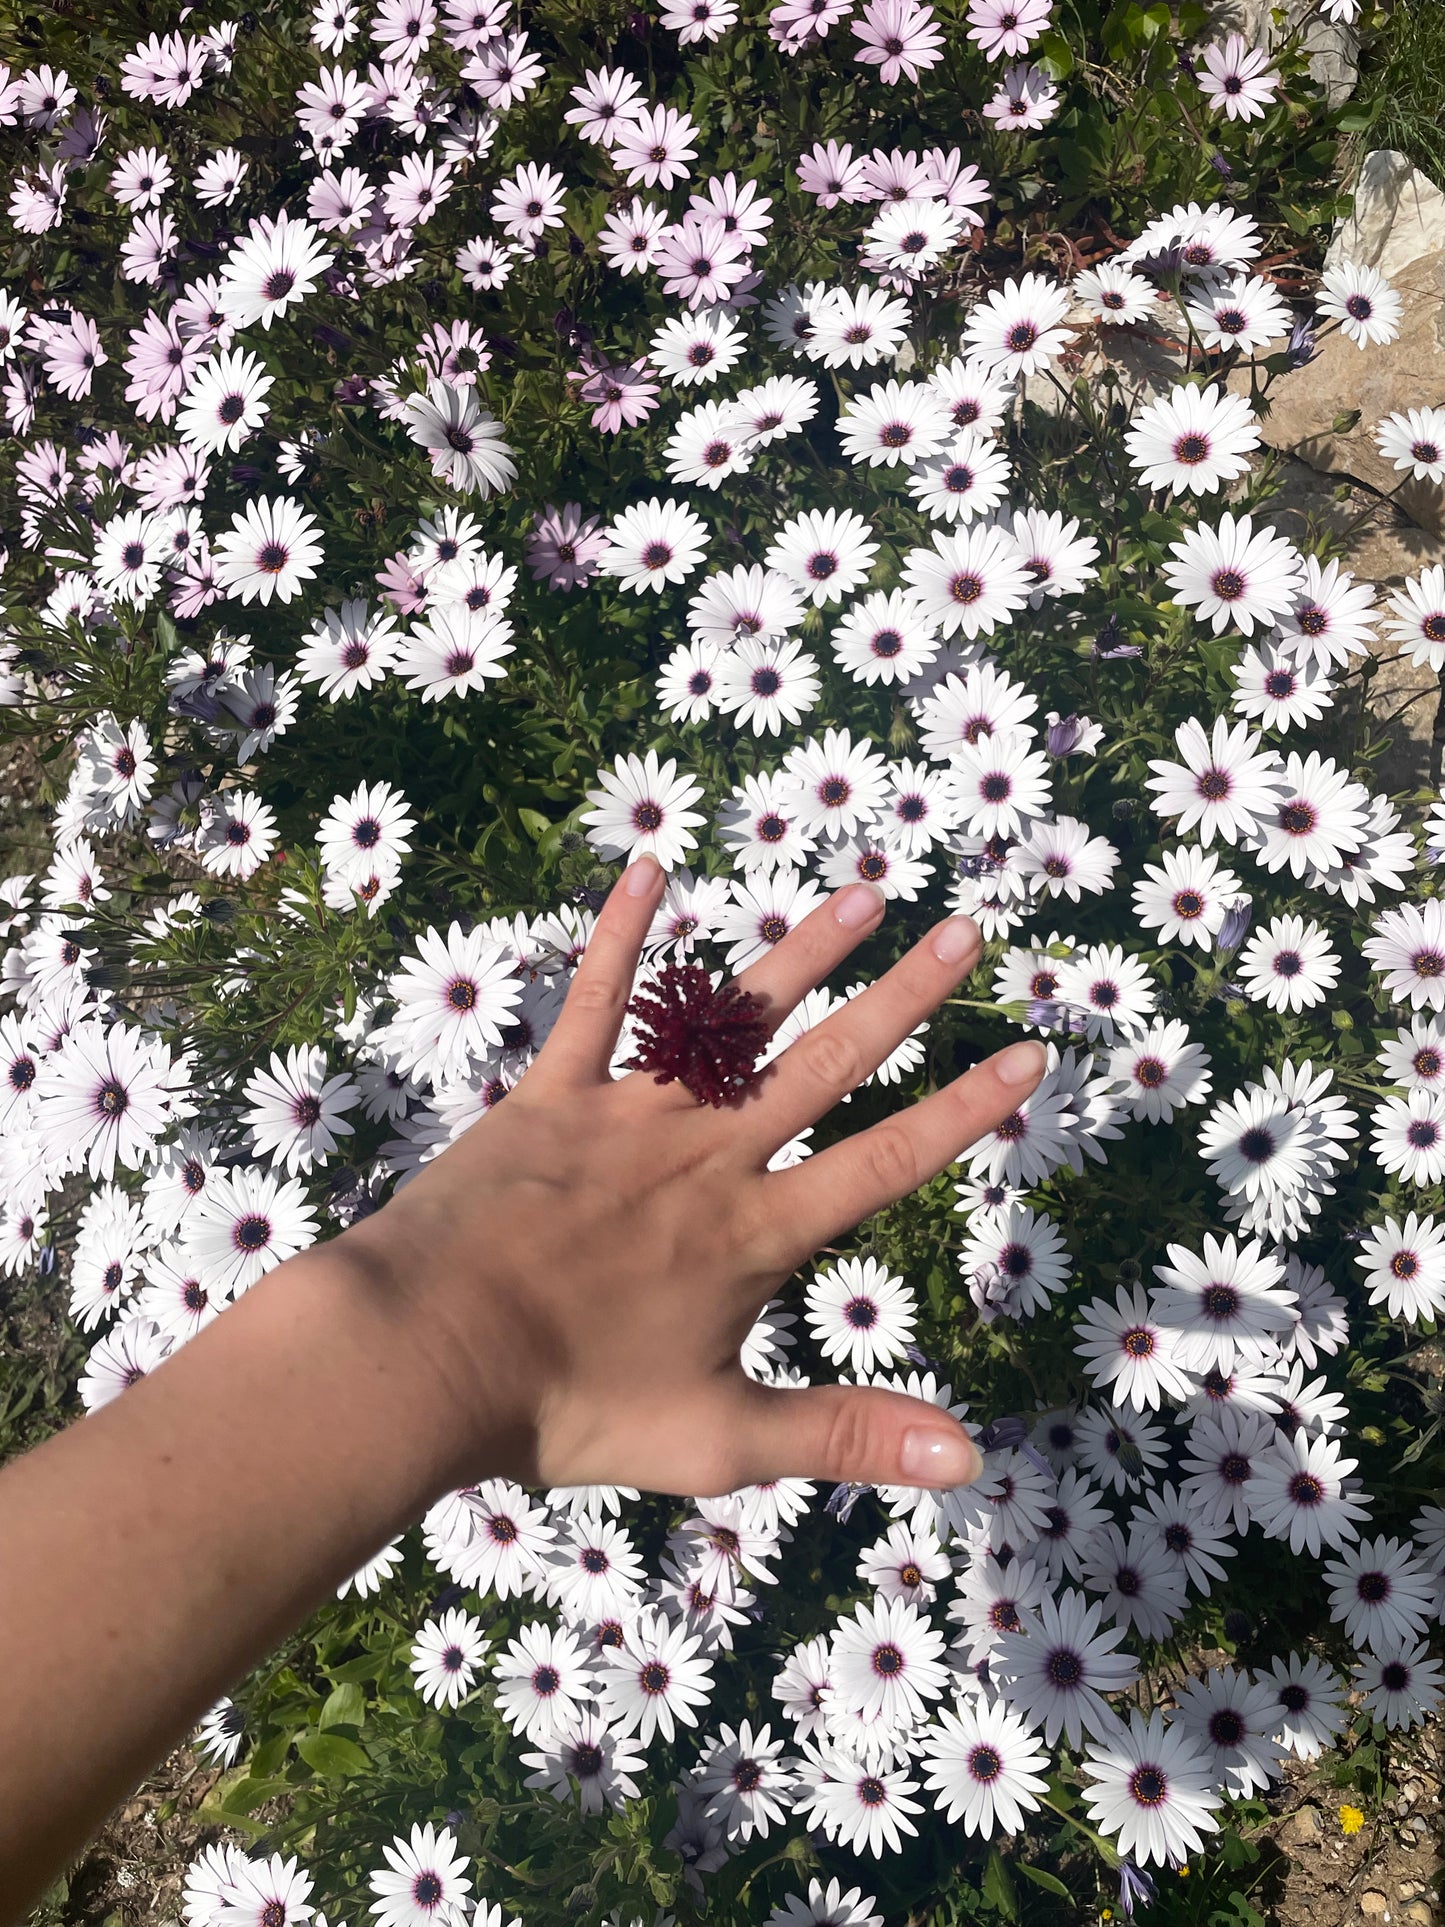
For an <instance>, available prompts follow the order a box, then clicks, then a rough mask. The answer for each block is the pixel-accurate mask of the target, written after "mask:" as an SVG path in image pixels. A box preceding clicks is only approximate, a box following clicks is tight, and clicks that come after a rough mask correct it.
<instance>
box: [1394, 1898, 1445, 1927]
mask: <svg viewBox="0 0 1445 1927" xmlns="http://www.w3.org/2000/svg"><path fill="white" fill-rule="evenodd" d="M1401 1918H1402V1919H1403V1920H1408V1921H1411V1922H1412V1923H1413V1927H1436V1923H1437V1922H1438V1921H1439V1919H1440V1916H1439V1914H1438V1913H1437V1912H1436V1910H1435V1909H1434V1908H1433V1907H1432V1906H1431V1905H1430V1903H1429V1901H1428V1900H1412V1901H1411V1902H1410V1904H1409V1906H1408V1907H1405V1908H1403V1909H1402V1911H1401Z"/></svg>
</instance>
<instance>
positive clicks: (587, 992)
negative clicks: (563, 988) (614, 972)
mask: <svg viewBox="0 0 1445 1927" xmlns="http://www.w3.org/2000/svg"><path fill="white" fill-rule="evenodd" d="M567 1006H568V1008H569V1009H571V1010H576V1011H580V1012H581V1013H582V1015H583V1016H584V1017H611V1016H612V1015H613V1014H614V1012H616V1011H619V1010H620V1009H621V1008H622V986H621V985H620V984H618V983H614V982H613V980H612V979H611V978H610V977H601V976H593V977H587V976H581V977H578V978H577V980H576V982H575V983H574V984H573V985H572V988H571V989H570V990H569V991H568V992H567Z"/></svg>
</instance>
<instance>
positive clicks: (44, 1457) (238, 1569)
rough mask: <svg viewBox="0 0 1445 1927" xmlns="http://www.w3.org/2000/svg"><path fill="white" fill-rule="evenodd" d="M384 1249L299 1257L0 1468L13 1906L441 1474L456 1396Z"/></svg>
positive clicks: (0, 1841)
mask: <svg viewBox="0 0 1445 1927" xmlns="http://www.w3.org/2000/svg"><path fill="white" fill-rule="evenodd" d="M376 1253H377V1241H376V1240H374V1239H373V1240H370V1241H366V1242H361V1241H357V1240H351V1241H348V1240H347V1239H342V1240H340V1241H338V1242H337V1243H335V1244H332V1245H328V1246H325V1247H323V1248H322V1249H320V1250H318V1251H313V1252H307V1253H304V1254H303V1255H302V1256H301V1257H299V1258H296V1259H293V1260H292V1261H291V1262H290V1263H289V1264H286V1265H283V1266H282V1267H280V1268H279V1269H278V1270H277V1271H275V1272H272V1273H271V1274H269V1275H268V1276H267V1277H266V1278H264V1279H262V1281H261V1282H260V1283H259V1284H258V1285H257V1286H256V1287H255V1288H254V1289H253V1290H252V1291H251V1292H250V1293H248V1294H247V1296H246V1297H245V1298H244V1299H242V1300H241V1302H240V1303H239V1304H237V1305H235V1306H233V1307H232V1308H231V1309H229V1310H228V1311H227V1312H226V1313H225V1314H224V1316H223V1317H221V1318H220V1319H218V1320H217V1321H216V1322H215V1324H213V1325H212V1326H210V1327H209V1328H208V1329H207V1330H206V1331H205V1332H203V1333H201V1334H200V1336H199V1337H197V1338H196V1339H194V1340H193V1341H192V1342H191V1343H190V1344H189V1345H187V1346H186V1347H185V1348H184V1349H183V1350H182V1351H181V1352H180V1353H179V1355H178V1356H177V1357H176V1358H174V1359H172V1360H170V1361H168V1362H167V1363H166V1364H165V1365H164V1366H162V1367H161V1368H160V1370H159V1371H158V1372H156V1373H155V1374H154V1375H153V1376H152V1377H150V1378H148V1379H146V1380H145V1381H143V1382H142V1383H140V1384H137V1385H135V1386H133V1387H132V1388H131V1389H130V1390H128V1391H127V1392H126V1393H125V1394H124V1396H123V1397H121V1398H119V1399H117V1400H116V1401H115V1402H114V1403H113V1404H111V1405H109V1406H107V1407H106V1408H104V1409H103V1410H102V1411H99V1412H97V1413H96V1414H94V1415H93V1416H92V1417H90V1418H87V1419H85V1420H84V1421H83V1422H81V1423H78V1424H76V1425H73V1426H72V1427H71V1428H70V1429H69V1430H68V1431H66V1432H64V1433H62V1434H61V1435H60V1436H59V1437H57V1438H55V1439H52V1440H51V1441H49V1443H47V1444H46V1445H44V1446H43V1447H41V1448H40V1449H39V1450H37V1451H35V1452H33V1453H31V1454H30V1455H29V1456H27V1457H26V1458H24V1459H21V1460H19V1461H18V1462H17V1463H15V1464H14V1465H12V1466H10V1467H9V1468H8V1469H7V1470H6V1471H5V1472H4V1474H3V1475H0V1641H3V1646H0V1650H3V1651H4V1652H5V1653H6V1654H7V1655H9V1656H10V1664H9V1665H8V1666H7V1669H6V1679H5V1682H4V1686H3V1689H0V1913H3V1915H4V1917H5V1918H7V1919H8V1918H13V1917H15V1916H16V1915H17V1914H18V1913H19V1912H21V1911H22V1910H23V1908H24V1906H25V1904H26V1903H27V1902H28V1901H29V1900H31V1899H33V1898H34V1895H35V1893H36V1891H37V1890H38V1889H39V1888H40V1887H42V1886H43V1885H44V1883H45V1882H46V1880H47V1879H49V1878H51V1877H53V1875H54V1872H55V1870H56V1868H57V1867H58V1866H59V1865H60V1864H61V1863H62V1862H63V1860H64V1858H65V1857H66V1856H67V1855H68V1854H70V1853H72V1852H74V1851H75V1850H76V1849H77V1848H78V1847H79V1846H80V1845H81V1844H82V1843H83V1842H84V1840H85V1839H86V1838H87V1837H88V1836H89V1834H90V1833H91V1832H92V1831H93V1829H94V1828H95V1827H96V1826H97V1825H98V1824H99V1823H100V1822H101V1820H103V1818H104V1817H105V1815H106V1814H107V1813H108V1812H109V1811H110V1810H111V1808H112V1807H113V1806H114V1805H115V1804H116V1803H117V1802H118V1801H119V1800H120V1799H121V1798H123V1797H124V1795H125V1794H126V1793H127V1792H128V1791H129V1790H130V1789H131V1788H132V1787H133V1786H134V1785H135V1783H136V1781H137V1780H138V1779H140V1778H141V1777H142V1776H143V1774H144V1773H145V1772H146V1771H147V1769H148V1768H149V1767H150V1766H151V1765H152V1764H153V1763H154V1762H155V1760H156V1759H157V1758H158V1757H160V1756H161V1755H162V1754H163V1753H164V1752H165V1751H166V1750H167V1749H168V1748H169V1747H170V1746H171V1745H173V1744H174V1743H175V1742H176V1741H177V1740H178V1739H179V1738H180V1737H182V1736H183V1735H184V1733H185V1732H186V1731H187V1729H188V1728H189V1727H190V1726H191V1725H192V1724H193V1722H194V1721H195V1720H196V1719H197V1718H198V1717H199V1716H200V1715H201V1714H202V1713H203V1712H204V1711H205V1710H206V1708H207V1707H208V1706H209V1705H211V1704H212V1703H213V1702H214V1701H215V1699H216V1698H217V1697H219V1695H220V1694H222V1693H223V1692H224V1691H226V1689H227V1688H228V1687H230V1686H233V1685H234V1684H235V1683H236V1682H237V1681H238V1680H239V1679H240V1678H241V1677H242V1676H243V1675H244V1674H245V1672H246V1671H247V1669H248V1668H249V1667H250V1666H252V1665H254V1664H255V1663H256V1662H257V1661H258V1660H259V1659H261V1658H262V1657H264V1655H265V1654H266V1653H267V1652H269V1651H270V1650H272V1649H273V1648H274V1647H275V1646H276V1645H277V1644H278V1643H279V1641H280V1640H281V1639H282V1638H284V1636H285V1635H286V1634H287V1633H289V1632H291V1631H292V1630H293V1629H294V1628H295V1627H296V1626H297V1625H298V1624H300V1623H301V1622H302V1621H303V1620H304V1619H305V1617H306V1616H307V1614H308V1613H309V1612H310V1611H311V1610H312V1609H313V1608H314V1607H315V1606H316V1605H317V1604H318V1603H319V1602H321V1601H322V1600H323V1599H325V1598H326V1597H327V1595H328V1594H329V1593H330V1592H331V1591H332V1590H333V1589H334V1588H335V1587H336V1586H337V1585H338V1584H340V1582H341V1581H342V1580H343V1579H345V1578H346V1577H347V1576H348V1575H349V1574H350V1573H352V1572H354V1571H355V1570H356V1569H357V1567H358V1566H360V1565H361V1564H362V1563H363V1562H364V1561H365V1560H366V1559H367V1558H368V1557H369V1556H370V1555H371V1554H372V1553H373V1552H374V1551H375V1550H376V1549H377V1548H378V1547H379V1546H380V1545H382V1544H384V1543H385V1541H386V1540H387V1539H388V1538H390V1537H391V1536H392V1535H393V1534H394V1533H395V1532H397V1531H398V1530H400V1529H401V1528H402V1527H403V1526H404V1525H406V1524H407V1523H408V1522H410V1521H411V1520H413V1519H415V1518H416V1517H417V1516H418V1514H419V1512H420V1511H421V1509H422V1508H424V1507H425V1506H426V1505H427V1504H428V1503H429V1502H430V1501H431V1500H432V1499H433V1498H434V1497H435V1496H437V1494H438V1493H439V1492H440V1491H441V1490H443V1489H444V1487H445V1485H446V1483H447V1478H448V1472H449V1459H448V1453H449V1446H450V1445H451V1442H450V1441H449V1440H448V1438H447V1436H446V1426H447V1417H446V1413H447V1409H448V1408H447V1406H446V1402H445V1400H444V1399H443V1398H442V1397H441V1396H439V1395H438V1393H439V1391H440V1388H437V1387H434V1386H433V1387H430V1388H428V1386H427V1384H426V1382H425V1373H424V1372H423V1370H422V1369H421V1368H420V1360H419V1358H418V1353H417V1347H416V1346H415V1344H414V1342H413V1340H414V1331H413V1329H412V1327H411V1325H410V1324H409V1322H408V1321H409V1318H410V1312H409V1303H408V1296H407V1293H406V1292H405V1290H404V1289H402V1288H400V1286H399V1283H398V1281H397V1280H396V1279H395V1278H394V1277H392V1276H390V1275H388V1270H387V1267H386V1264H385V1263H384V1262H382V1261H380V1260H379V1259H378V1257H377V1255H376ZM418 1261H419V1262H424V1259H423V1258H422V1255H421V1254H418Z"/></svg>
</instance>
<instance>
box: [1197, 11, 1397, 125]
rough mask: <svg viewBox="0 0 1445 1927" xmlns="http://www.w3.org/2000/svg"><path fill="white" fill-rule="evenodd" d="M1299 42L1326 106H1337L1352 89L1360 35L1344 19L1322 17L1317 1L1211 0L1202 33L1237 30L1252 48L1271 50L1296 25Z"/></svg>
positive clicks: (1211, 36) (1213, 35)
mask: <svg viewBox="0 0 1445 1927" xmlns="http://www.w3.org/2000/svg"><path fill="white" fill-rule="evenodd" d="M1301 22H1303V23H1304V28H1303V32H1302V33H1301V35H1300V46H1301V48H1302V49H1303V51H1304V52H1305V53H1307V54H1308V55H1309V63H1310V78H1311V79H1312V80H1313V81H1314V82H1315V83H1316V85H1317V86H1319V87H1321V88H1323V89H1324V95H1325V105H1326V106H1327V107H1338V106H1340V105H1341V104H1342V103H1343V102H1344V101H1347V100H1348V99H1349V97H1350V95H1351V94H1352V93H1353V92H1354V89H1355V82H1356V81H1357V80H1358V79H1359V74H1360V36H1359V34H1358V33H1357V32H1356V31H1355V29H1354V28H1353V27H1350V26H1346V25H1345V23H1344V22H1343V21H1334V20H1325V19H1322V18H1321V16H1320V11H1319V6H1318V0H1283V4H1282V5H1279V6H1272V5H1271V4H1270V0H1212V4H1210V6H1209V25H1208V26H1207V27H1206V29H1205V31H1204V34H1203V36H1202V37H1203V38H1204V39H1205V40H1212V39H1216V38H1221V37H1222V36H1223V35H1225V34H1229V33H1240V34H1243V35H1244V38H1245V39H1246V40H1247V41H1248V42H1249V44H1250V46H1251V47H1262V48H1263V49H1264V51H1265V52H1266V53H1271V52H1272V51H1273V50H1274V48H1276V47H1277V46H1278V45H1279V44H1280V42H1281V40H1284V39H1287V38H1288V37H1289V36H1290V35H1291V34H1293V33H1295V32H1297V31H1298V30H1299V29H1300V24H1301Z"/></svg>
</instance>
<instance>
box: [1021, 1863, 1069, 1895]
mask: <svg viewBox="0 0 1445 1927" xmlns="http://www.w3.org/2000/svg"><path fill="white" fill-rule="evenodd" d="M1016 1864H1017V1866H1018V1870H1019V1872H1020V1873H1021V1874H1022V1875H1023V1877H1024V1879H1025V1880H1031V1881H1032V1882H1033V1883H1034V1885H1035V1886H1036V1887H1042V1888H1043V1890H1044V1892H1045V1893H1046V1894H1057V1895H1058V1896H1059V1898H1060V1899H1061V1900H1068V1899H1069V1898H1070V1894H1069V1890H1068V1888H1067V1887H1066V1886H1065V1885H1064V1883H1063V1881H1062V1880H1060V1879H1059V1877H1058V1875H1057V1874H1053V1873H1050V1872H1049V1870H1048V1868H1047V1867H1031V1866H1030V1865H1029V1863H1028V1861H1027V1860H1020V1861H1018V1862H1017V1863H1016Z"/></svg>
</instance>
